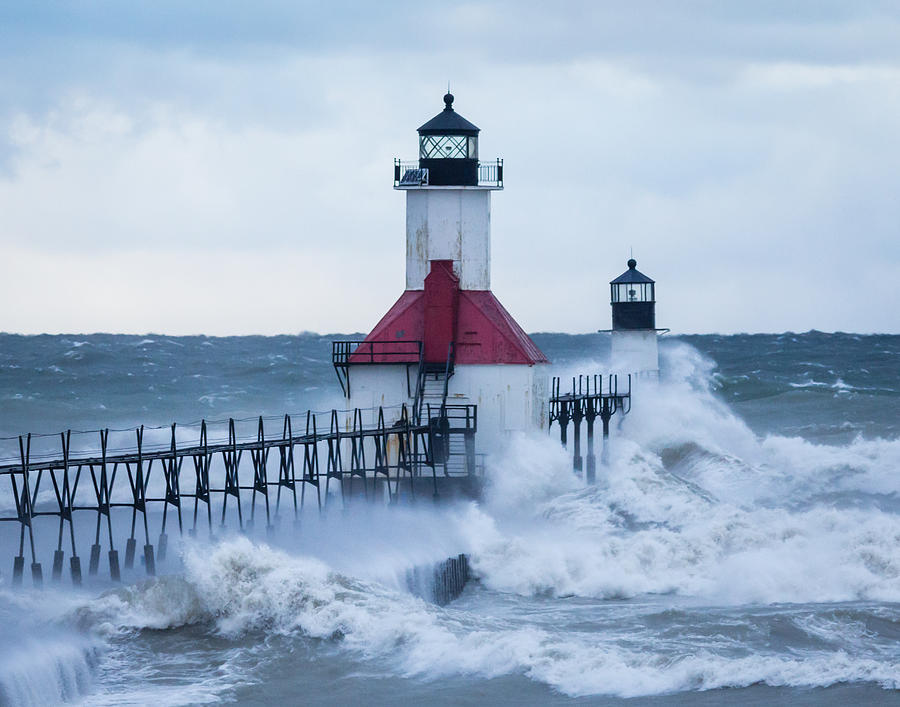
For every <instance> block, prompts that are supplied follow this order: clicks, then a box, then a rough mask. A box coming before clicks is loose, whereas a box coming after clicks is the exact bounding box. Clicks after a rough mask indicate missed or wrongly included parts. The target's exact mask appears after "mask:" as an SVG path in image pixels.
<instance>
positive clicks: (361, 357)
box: [331, 340, 425, 398]
mask: <svg viewBox="0 0 900 707" xmlns="http://www.w3.org/2000/svg"><path fill="white" fill-rule="evenodd" d="M424 351H425V349H424V346H423V344H422V342H421V341H411V340H398V341H332V342H331V363H332V365H333V366H334V371H335V373H336V374H337V377H338V382H339V383H340V384H341V390H343V391H344V395H345V396H346V397H348V398H349V397H350V370H349V369H350V366H357V365H372V364H385V363H397V364H406V365H407V366H411V365H416V366H419V367H420V368H421V364H422V355H423V353H424Z"/></svg>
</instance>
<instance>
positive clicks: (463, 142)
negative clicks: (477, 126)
mask: <svg viewBox="0 0 900 707" xmlns="http://www.w3.org/2000/svg"><path fill="white" fill-rule="evenodd" d="M473 141H474V142H473ZM470 149H473V150H474V154H470V153H469V150H470ZM477 156H478V143H477V139H476V138H467V137H466V136H465V135H423V136H422V137H421V138H420V140H419V158H420V159H423V160H445V159H466V158H474V157H477Z"/></svg>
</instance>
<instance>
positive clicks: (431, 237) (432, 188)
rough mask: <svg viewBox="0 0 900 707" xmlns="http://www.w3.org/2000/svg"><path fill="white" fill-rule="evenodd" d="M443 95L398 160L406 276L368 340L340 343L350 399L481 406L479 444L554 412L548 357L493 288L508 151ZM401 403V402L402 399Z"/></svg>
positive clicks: (490, 443) (417, 409) (338, 359)
mask: <svg viewBox="0 0 900 707" xmlns="http://www.w3.org/2000/svg"><path fill="white" fill-rule="evenodd" d="M453 101H454V97H453V95H451V94H450V93H448V94H447V95H445V96H444V108H443V110H442V111H441V112H440V113H438V114H437V115H436V116H434V117H433V118H432V119H431V120H429V121H428V122H426V123H425V124H424V125H422V126H421V127H420V128H419V129H418V142H419V159H418V161H417V162H411V163H408V162H402V161H400V160H395V162H394V189H395V190H397V191H401V192H405V194H406V283H405V288H404V291H403V293H402V294H401V295H400V297H399V299H398V300H397V301H396V302H395V303H394V305H393V306H392V307H391V308H390V309H389V310H388V312H387V313H386V314H385V315H384V316H383V317H382V318H381V320H380V321H379V322H378V323H377V324H376V325H375V327H374V328H373V329H372V331H371V332H370V333H369V335H368V336H367V337H366V338H365V340H363V341H362V342H344V343H341V342H336V343H335V347H336V348H335V353H334V364H335V368H336V370H337V371H338V375H339V378H341V381H342V385H344V393H345V395H346V397H347V400H348V403H349V406H350V407H351V408H361V409H362V408H374V407H379V406H384V407H385V409H388V408H390V409H396V408H397V407H399V406H400V405H401V404H405V405H406V406H407V409H408V410H412V411H413V414H414V415H417V416H421V415H422V410H423V409H424V408H426V407H427V406H431V407H432V408H438V407H440V406H441V405H442V404H446V405H477V411H478V439H479V447H480V448H482V449H487V450H490V448H492V447H494V448H496V447H497V446H498V445H499V444H500V443H502V441H503V440H504V438H505V437H507V436H508V435H509V433H511V432H516V431H526V430H532V429H540V428H541V427H544V426H545V425H546V418H547V402H546V401H547V383H548V381H547V374H546V368H547V366H546V365H545V364H547V363H548V360H547V358H546V356H544V354H543V353H542V352H541V351H540V349H538V347H537V346H536V345H535V344H534V342H533V341H532V340H531V339H530V338H529V336H528V335H527V334H526V333H525V332H524V331H523V330H522V328H521V327H520V326H519V325H518V324H517V323H516V321H515V320H514V319H513V317H512V316H511V315H510V314H509V312H507V311H506V309H505V308H504V307H503V305H502V304H500V302H499V300H498V299H497V298H496V297H495V296H494V294H493V292H491V194H492V192H495V191H501V190H502V189H503V162H502V160H500V159H498V160H495V161H493V162H482V161H480V160H479V154H478V140H479V133H480V130H479V128H477V127H476V126H475V125H473V124H472V123H471V122H469V121H468V120H466V119H465V118H464V117H463V116H461V115H460V114H459V113H457V112H456V110H455V109H454V107H453ZM392 406H394V407H392Z"/></svg>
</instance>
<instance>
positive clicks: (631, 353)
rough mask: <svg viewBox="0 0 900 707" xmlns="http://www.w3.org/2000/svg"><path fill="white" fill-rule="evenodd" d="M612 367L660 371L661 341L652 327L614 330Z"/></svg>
mask: <svg viewBox="0 0 900 707" xmlns="http://www.w3.org/2000/svg"><path fill="white" fill-rule="evenodd" d="M610 362H611V367H612V369H613V370H614V371H627V372H629V373H630V372H635V373H644V372H655V373H657V374H658V373H659V343H658V336H657V334H656V332H655V331H654V330H652V329H628V330H624V329H617V330H614V331H613V332H612V356H611V360H610Z"/></svg>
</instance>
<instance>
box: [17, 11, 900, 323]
mask: <svg viewBox="0 0 900 707" xmlns="http://www.w3.org/2000/svg"><path fill="white" fill-rule="evenodd" d="M448 79H449V80H450V82H451V86H452V91H453V93H454V94H455V95H456V103H455V107H456V108H457V109H458V111H459V112H460V113H461V114H462V115H464V116H465V117H466V118H468V119H469V120H471V121H472V122H474V123H475V124H476V125H478V126H479V127H480V128H481V129H482V132H481V145H480V153H481V157H482V158H483V159H485V158H486V159H491V158H493V157H494V156H495V155H496V156H500V157H503V158H504V161H505V168H506V173H505V177H506V189H505V190H504V191H502V192H497V193H495V194H494V195H493V213H492V227H493V242H492V247H493V289H494V292H495V294H496V295H497V296H498V297H499V298H500V300H501V301H502V302H503V303H504V304H505V305H506V307H507V309H509V310H510V312H511V313H512V314H513V315H514V316H515V317H516V318H517V319H518V321H519V322H520V323H521V324H522V326H523V327H525V329H526V330H528V331H568V332H586V331H593V330H596V329H601V328H607V327H608V326H609V325H610V314H609V304H608V301H609V292H608V286H607V282H608V281H609V280H610V279H612V278H613V277H615V276H616V275H618V274H619V273H621V272H622V271H623V270H624V269H625V260H626V259H627V258H628V255H629V253H630V250H631V249H633V250H634V255H635V257H636V258H637V260H638V267H639V269H640V270H642V271H643V272H645V273H646V274H647V275H649V276H651V277H653V278H654V279H656V281H657V283H658V284H657V297H658V300H659V304H658V307H657V311H658V317H657V321H658V324H659V326H668V327H671V328H672V329H673V330H674V331H676V332H701V333H702V332H739V331H750V332H780V331H785V330H794V331H806V330H808V329H811V328H815V329H821V330H826V331H833V330H844V331H857V332H872V331H881V332H900V285H898V281H900V199H898V187H900V179H898V178H900V141H898V130H900V3H897V2H896V1H893V0H892V1H888V2H866V1H865V0H854V1H853V2H847V1H846V0H840V1H838V2H829V1H826V0H815V1H810V2H791V1H790V0H772V1H771V2H765V1H763V2H760V1H754V2H743V1H742V2H721V1H718V0H717V1H710V2H678V3H674V2H667V1H665V0H659V1H658V2H642V1H635V0H629V1H628V2H615V3H613V2H609V3H602V2H597V1H588V2H556V3H550V2H533V3H529V2H473V3H454V2H449V1H444V2H436V3H431V2H424V1H421V0H420V1H417V2H382V3H372V2H358V3H351V2H335V1H334V0H331V1H330V2H321V3H303V2H296V1H295V0H285V1H284V2H274V1H270V2H264V1H260V0H254V2H244V3H227V2H219V1H216V0H209V1H208V2H201V1H198V0H193V1H192V2H190V3H186V2H181V1H180V0H177V1H176V0H172V1H170V2H163V1H156V2H146V3H141V2H120V1H118V0H116V1H110V2H66V3H58V2H34V1H32V0H29V1H27V2H26V1H23V2H7V3H3V4H2V5H0V301H2V302H3V307H2V309H0V331H10V332H25V333H38V332H51V333H56V332H71V333H75V332H96V331H109V332H127V333H146V332H158V333H169V334H193V333H206V334H254V333H262V334H274V333H295V332H299V331H303V330H311V331H318V332H322V333H328V332H352V331H367V330H369V329H371V328H372V327H373V326H374V324H375V323H376V322H377V320H378V318H379V317H380V316H381V315H382V314H383V313H384V312H385V311H386V310H387V309H388V307H389V306H390V305H391V304H392V303H393V301H394V300H395V299H396V298H397V297H398V296H399V295H400V293H401V291H402V289H403V283H404V276H403V269H404V239H405V235H404V218H405V216H404V209H405V196H404V195H403V194H402V193H400V192H395V191H393V190H392V188H391V184H392V183H391V177H392V160H393V158H394V157H402V158H405V159H414V158H415V157H416V154H417V147H416V132H415V129H416V128H417V127H418V126H419V125H420V124H422V123H423V122H425V121H426V120H427V119H429V118H430V117H432V116H433V115H434V114H435V113H437V112H438V111H439V110H440V109H441V107H442V100H441V97H442V95H443V93H444V91H445V90H446V85H447V81H448Z"/></svg>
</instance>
